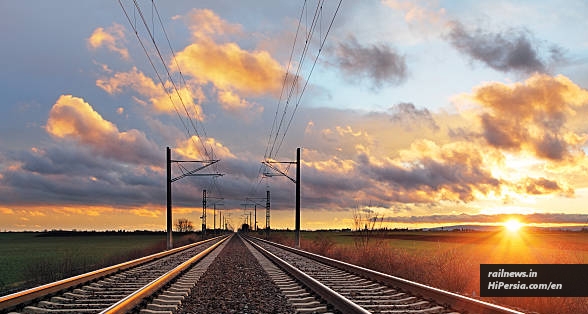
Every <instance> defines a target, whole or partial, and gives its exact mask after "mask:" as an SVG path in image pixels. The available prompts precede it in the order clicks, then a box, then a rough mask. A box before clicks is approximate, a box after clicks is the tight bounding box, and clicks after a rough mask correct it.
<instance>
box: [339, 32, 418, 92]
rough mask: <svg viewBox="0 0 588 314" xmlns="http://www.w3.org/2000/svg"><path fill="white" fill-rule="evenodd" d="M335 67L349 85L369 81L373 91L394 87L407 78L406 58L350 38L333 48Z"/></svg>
mask: <svg viewBox="0 0 588 314" xmlns="http://www.w3.org/2000/svg"><path fill="white" fill-rule="evenodd" d="M335 53H336V61H335V63H336V66H337V67H338V68H339V69H340V70H341V71H342V72H343V73H344V74H345V76H346V78H347V79H349V80H350V81H352V82H356V81H362V80H364V79H365V80H368V81H370V82H371V84H372V86H373V87H374V88H376V89H377V88H381V87H382V86H383V85H397V84H400V83H402V82H403V81H404V80H405V79H406V76H407V69H406V67H407V66H406V60H405V57H404V56H402V55H400V54H399V53H398V52H396V51H395V50H394V49H393V48H391V47H390V46H387V45H384V44H379V45H370V46H362V45H361V44H360V43H358V42H357V39H356V38H355V37H353V36H350V37H349V38H348V39H347V40H346V41H345V42H340V43H339V45H338V46H337V49H336V52H335Z"/></svg>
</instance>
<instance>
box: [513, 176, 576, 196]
mask: <svg viewBox="0 0 588 314" xmlns="http://www.w3.org/2000/svg"><path fill="white" fill-rule="evenodd" d="M516 187H517V189H518V191H519V193H523V194H528V195H544V194H552V193H561V194H562V195H564V196H567V197H572V196H573V194H574V190H573V189H571V188H565V187H562V186H561V184H560V183H558V182H557V181H554V180H548V179H546V178H526V179H524V180H522V181H521V182H519V183H518V184H516Z"/></svg>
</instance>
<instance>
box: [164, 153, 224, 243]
mask: <svg viewBox="0 0 588 314" xmlns="http://www.w3.org/2000/svg"><path fill="white" fill-rule="evenodd" d="M218 161H219V160H218V159H216V160H172V159H171V149H170V148H169V146H168V147H167V148H166V170H167V178H166V189H167V214H166V218H167V223H166V227H167V236H166V242H167V245H166V247H167V249H168V250H170V249H172V248H173V239H172V224H173V219H172V183H173V182H175V181H178V180H180V179H183V178H185V177H196V176H216V177H218V176H222V174H220V173H203V174H198V173H196V172H198V171H200V170H202V169H204V168H206V167H208V166H210V165H213V164H215V163H217V162H218ZM172 162H173V163H177V164H178V166H179V168H180V171H181V172H182V174H181V175H179V176H177V177H175V178H172V171H171V164H172ZM183 163H200V164H202V165H201V166H200V167H198V168H196V169H192V170H188V169H187V168H186V167H184V166H183Z"/></svg>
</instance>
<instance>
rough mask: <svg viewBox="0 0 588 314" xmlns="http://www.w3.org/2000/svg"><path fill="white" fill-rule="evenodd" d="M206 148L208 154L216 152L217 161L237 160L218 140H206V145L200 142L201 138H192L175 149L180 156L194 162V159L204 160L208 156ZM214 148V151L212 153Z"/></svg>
mask: <svg viewBox="0 0 588 314" xmlns="http://www.w3.org/2000/svg"><path fill="white" fill-rule="evenodd" d="M204 147H206V150H207V151H208V152H210V153H211V154H212V151H214V158H217V159H234V158H237V157H236V156H235V155H233V153H231V151H230V150H229V148H228V147H226V146H224V145H223V144H222V143H220V142H219V141H217V140H216V139H214V138H212V137H209V138H207V139H206V141H205V142H204V143H202V142H201V141H200V138H199V137H196V136H192V137H191V138H189V139H186V140H185V141H181V142H179V143H178V144H177V147H176V149H175V152H177V153H178V154H180V155H182V156H184V157H187V158H190V159H192V160H194V159H200V160H201V159H202V158H203V156H207V154H205V153H204ZM211 148H212V151H211Z"/></svg>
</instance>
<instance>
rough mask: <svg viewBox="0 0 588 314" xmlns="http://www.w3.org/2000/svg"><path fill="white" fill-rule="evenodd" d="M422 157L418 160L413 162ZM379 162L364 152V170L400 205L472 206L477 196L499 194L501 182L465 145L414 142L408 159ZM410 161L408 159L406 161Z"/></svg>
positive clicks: (481, 158) (361, 160) (361, 157)
mask: <svg viewBox="0 0 588 314" xmlns="http://www.w3.org/2000/svg"><path fill="white" fill-rule="evenodd" d="M413 155H419V156H420V157H419V158H412V156H413ZM402 157H403V156H402V155H401V158H400V159H397V160H378V159H377V158H376V157H374V156H370V155H369V152H367V151H364V152H362V153H361V155H360V162H361V163H362V169H363V170H364V171H365V172H366V173H367V174H368V175H370V176H371V177H373V179H374V180H375V181H377V182H380V183H381V184H383V185H384V186H386V187H387V188H388V189H390V190H391V191H395V192H392V193H394V194H395V195H392V196H393V198H396V201H400V202H416V203H418V202H436V201H441V200H450V201H462V202H469V201H473V200H475V199H476V198H477V197H478V196H481V195H487V194H488V193H490V192H498V191H499V187H500V185H501V184H502V182H501V180H499V179H497V178H494V177H493V176H492V174H491V173H490V171H489V170H488V168H487V167H485V162H486V161H485V158H484V156H483V155H482V154H481V152H480V151H478V150H477V149H476V148H475V147H473V146H471V145H467V144H465V143H451V144H446V145H442V146H439V145H437V144H435V143H433V142H431V141H426V140H422V141H420V142H415V143H414V144H413V145H412V147H411V150H410V151H409V152H408V154H407V156H405V157H404V158H402ZM406 157H408V158H406Z"/></svg>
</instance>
